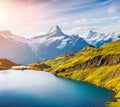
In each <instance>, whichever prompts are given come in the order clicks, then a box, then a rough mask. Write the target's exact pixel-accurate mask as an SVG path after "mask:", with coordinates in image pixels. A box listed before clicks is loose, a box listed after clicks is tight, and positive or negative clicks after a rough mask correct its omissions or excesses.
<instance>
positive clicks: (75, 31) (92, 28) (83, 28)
mask: <svg viewBox="0 0 120 107" xmlns="http://www.w3.org/2000/svg"><path fill="white" fill-rule="evenodd" d="M96 29H98V28H96V27H76V28H73V29H72V30H70V32H71V33H77V32H86V31H89V30H96Z"/></svg>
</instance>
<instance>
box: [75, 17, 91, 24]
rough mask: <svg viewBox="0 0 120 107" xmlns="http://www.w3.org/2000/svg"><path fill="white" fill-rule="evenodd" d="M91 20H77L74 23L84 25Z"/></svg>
mask: <svg viewBox="0 0 120 107" xmlns="http://www.w3.org/2000/svg"><path fill="white" fill-rule="evenodd" d="M88 21H89V20H88V19H87V18H82V19H80V20H75V21H74V22H75V23H76V24H83V23H87V22H88Z"/></svg>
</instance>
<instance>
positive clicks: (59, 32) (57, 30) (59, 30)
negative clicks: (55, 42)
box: [48, 25, 64, 35]
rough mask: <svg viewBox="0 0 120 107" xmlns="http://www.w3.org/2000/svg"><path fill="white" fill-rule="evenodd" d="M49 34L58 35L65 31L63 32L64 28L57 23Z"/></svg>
mask: <svg viewBox="0 0 120 107" xmlns="http://www.w3.org/2000/svg"><path fill="white" fill-rule="evenodd" d="M48 34H57V35H63V34H64V33H63V32H62V30H61V29H60V27H59V26H58V25H56V26H55V27H52V28H51V29H50V30H49V32H48Z"/></svg>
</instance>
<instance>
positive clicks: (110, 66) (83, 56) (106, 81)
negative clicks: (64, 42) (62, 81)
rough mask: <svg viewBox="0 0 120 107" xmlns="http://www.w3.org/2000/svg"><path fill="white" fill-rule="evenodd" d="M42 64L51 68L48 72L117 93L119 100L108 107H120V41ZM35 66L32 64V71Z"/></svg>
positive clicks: (86, 48)
mask: <svg viewBox="0 0 120 107" xmlns="http://www.w3.org/2000/svg"><path fill="white" fill-rule="evenodd" d="M40 63H41V62H40ZM42 63H44V64H46V65H48V66H50V67H49V68H47V70H46V71H50V72H52V73H54V74H55V75H58V76H62V77H64V78H70V79H73V80H77V81H85V82H89V83H92V84H95V85H96V86H100V87H104V88H107V89H111V90H113V91H115V92H116V95H115V98H116V99H117V100H116V101H115V102H108V103H107V106H108V107H120V106H119V105H120V40H117V41H114V42H110V43H108V44H106V45H104V46H102V47H100V48H94V47H91V46H88V47H85V48H83V49H82V50H80V51H78V52H77V53H75V54H72V55H71V54H68V55H66V54H64V55H62V56H59V57H56V58H53V59H50V60H46V61H43V62H42ZM37 64H38V63H37ZM34 65H36V64H35V63H34ZM34 65H33V64H31V68H32V69H34ZM38 69H40V68H39V66H38Z"/></svg>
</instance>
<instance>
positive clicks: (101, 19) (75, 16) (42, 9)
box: [0, 0, 120, 38]
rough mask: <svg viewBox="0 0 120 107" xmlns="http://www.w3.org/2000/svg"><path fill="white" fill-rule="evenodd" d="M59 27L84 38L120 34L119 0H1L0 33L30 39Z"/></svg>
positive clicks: (65, 31)
mask: <svg viewBox="0 0 120 107" xmlns="http://www.w3.org/2000/svg"><path fill="white" fill-rule="evenodd" d="M56 25H59V26H60V28H61V29H62V31H63V32H64V33H66V34H79V35H83V36H84V35H86V34H87V33H88V32H89V30H94V31H97V32H105V33H108V32H116V33H117V32H120V0H0V30H9V31H11V32H12V33H13V34H15V35H19V36H23V37H26V38H31V37H34V36H37V35H40V34H44V33H45V32H48V31H49V29H50V28H51V27H54V26H56Z"/></svg>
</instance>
